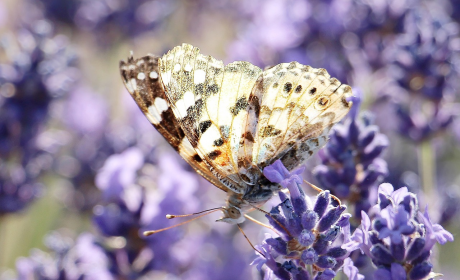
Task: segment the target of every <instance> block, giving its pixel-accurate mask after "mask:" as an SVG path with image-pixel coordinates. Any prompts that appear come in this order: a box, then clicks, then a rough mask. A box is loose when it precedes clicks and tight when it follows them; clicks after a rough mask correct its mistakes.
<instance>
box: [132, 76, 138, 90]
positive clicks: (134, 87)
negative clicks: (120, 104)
mask: <svg viewBox="0 0 460 280" xmlns="http://www.w3.org/2000/svg"><path fill="white" fill-rule="evenodd" d="M131 86H132V87H133V90H135V89H136V88H137V82H136V79H134V78H132V79H131Z"/></svg>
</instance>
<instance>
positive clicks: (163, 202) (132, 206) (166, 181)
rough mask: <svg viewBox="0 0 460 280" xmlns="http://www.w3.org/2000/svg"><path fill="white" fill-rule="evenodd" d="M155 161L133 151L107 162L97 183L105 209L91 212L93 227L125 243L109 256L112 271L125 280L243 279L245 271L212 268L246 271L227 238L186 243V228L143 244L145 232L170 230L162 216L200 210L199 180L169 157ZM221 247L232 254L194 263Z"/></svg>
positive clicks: (202, 237) (203, 235)
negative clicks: (171, 279)
mask: <svg viewBox="0 0 460 280" xmlns="http://www.w3.org/2000/svg"><path fill="white" fill-rule="evenodd" d="M155 158H156V157H149V156H148V155H147V156H146V155H144V153H143V152H142V151H141V150H140V149H139V148H138V147H132V148H129V149H127V150H126V151H124V152H123V153H121V154H117V155H113V156H111V157H109V158H108V159H107V161H106V162H105V164H104V166H103V167H102V169H101V170H100V172H99V174H98V175H97V177H96V185H97V186H98V188H99V189H100V190H101V191H102V197H103V203H102V204H101V205H98V206H96V207H95V209H94V213H95V216H94V219H93V221H94V224H95V226H96V228H97V229H98V230H99V231H100V232H101V233H102V235H103V236H106V237H107V238H109V239H112V238H117V239H122V240H124V245H123V246H122V247H121V248H118V249H113V250H108V251H107V255H108V256H109V258H110V259H111V260H112V262H113V265H112V266H111V271H113V273H114V275H117V276H119V277H126V278H128V279H137V278H139V277H142V276H145V277H148V275H151V274H152V273H154V272H155V271H165V272H167V273H169V274H171V275H177V276H178V275H182V276H184V277H185V275H188V276H187V278H190V277H192V276H191V275H194V276H193V277H197V275H201V278H200V277H198V278H196V279H216V278H219V279H235V278H240V277H242V275H244V274H245V273H246V272H245V270H241V269H239V270H235V271H233V272H232V273H229V272H225V273H224V272H223V270H222V269H221V268H220V267H218V266H216V264H215V263H214V262H215V261H217V260H219V259H220V261H225V262H228V264H229V265H231V264H234V265H235V266H238V267H241V266H243V265H244V259H243V257H242V256H241V253H240V252H238V250H236V249H235V248H234V247H233V245H230V244H231V242H230V241H229V238H231V236H225V235H224V234H219V233H217V232H214V231H211V232H200V233H199V234H195V235H192V236H186V237H185V236H184V229H185V226H184V227H180V228H174V229H170V230H168V231H167V232H160V233H157V234H155V235H153V236H150V237H147V238H146V237H143V236H142V235H141V233H142V232H143V231H145V230H151V229H160V228H165V227H167V226H170V225H171V224H170V223H169V220H167V219H166V218H165V216H166V214H171V213H193V212H197V211H198V210H202V209H200V208H199V207H202V203H201V202H200V201H198V200H197V198H196V195H195V193H196V192H197V191H198V187H199V185H198V180H197V179H198V178H197V176H196V175H194V174H192V173H190V172H188V171H186V170H184V168H183V167H182V166H181V165H180V164H179V162H178V161H177V160H176V159H175V158H174V157H173V156H172V155H169V154H167V153H165V154H162V158H161V161H158V162H157V160H156V159H155ZM152 159H153V160H152ZM223 243H230V244H229V245H228V246H225V252H234V253H233V254H231V255H227V254H226V253H222V254H219V253H217V252H216V253H215V254H216V255H215V256H213V259H212V261H211V260H207V261H206V262H204V263H203V262H201V260H200V259H196V258H194V257H193V256H196V255H200V254H204V252H202V250H203V248H206V247H215V248H217V249H221V247H222V246H223V245H222V244H223ZM184 248H187V249H186V250H185V251H184ZM217 254H219V257H218V258H216V256H217ZM236 256H240V257H236ZM139 264H142V265H141V266H139ZM200 267H201V268H203V269H202V270H200V269H199V268H200Z"/></svg>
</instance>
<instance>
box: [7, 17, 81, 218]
mask: <svg viewBox="0 0 460 280" xmlns="http://www.w3.org/2000/svg"><path fill="white" fill-rule="evenodd" d="M1 47H2V48H3V49H4V50H5V51H6V53H5V54H6V57H7V58H8V59H9V62H7V63H5V64H0V158H1V159H0V170H1V171H0V178H1V179H0V201H2V203H1V206H0V214H3V213H8V212H16V211H19V210H21V209H23V208H25V207H26V206H27V205H28V203H29V202H30V201H32V200H33V199H34V198H35V196H36V195H37V194H38V193H39V190H38V186H39V185H40V184H38V183H37V178H38V177H39V175H40V174H41V172H42V170H44V169H47V168H49V166H50V164H51V163H50V160H49V157H47V155H46V153H45V152H44V150H43V147H42V146H41V145H40V144H39V141H38V139H39V136H40V134H41V133H42V132H43V130H44V126H45V124H46V121H47V120H48V111H49V108H50V104H51V103H52V102H53V101H54V100H56V99H57V98H58V97H60V96H63V95H64V94H66V93H67V91H68V90H70V89H71V88H72V86H73V84H74V82H75V80H76V77H78V70H76V68H75V67H74V66H75V61H76V59H75V55H74V54H73V53H72V51H70V50H69V48H68V43H67V39H66V38H65V37H64V36H62V35H57V36H55V35H54V32H53V26H52V25H51V24H50V23H49V22H48V21H46V20H44V19H43V18H40V17H37V18H32V19H31V21H30V22H28V23H27V24H23V26H22V27H21V28H19V29H18V30H16V32H15V36H10V37H5V38H4V40H3V41H2V46H1ZM13 50H16V51H13Z"/></svg>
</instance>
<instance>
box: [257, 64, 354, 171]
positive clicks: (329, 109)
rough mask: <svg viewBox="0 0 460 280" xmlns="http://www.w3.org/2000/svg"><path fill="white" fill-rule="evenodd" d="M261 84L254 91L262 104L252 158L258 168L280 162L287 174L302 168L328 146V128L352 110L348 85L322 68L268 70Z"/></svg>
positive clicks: (282, 66) (292, 66)
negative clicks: (347, 99)
mask: <svg viewBox="0 0 460 280" xmlns="http://www.w3.org/2000/svg"><path fill="white" fill-rule="evenodd" d="M259 83H260V84H259V85H258V87H257V88H258V90H256V91H255V92H254V96H257V97H258V99H261V102H260V113H259V119H258V122H257V128H256V130H255V135H256V137H255V138H256V139H255V146H254V149H253V154H252V158H253V162H254V164H256V165H257V166H259V168H260V169H263V168H264V167H265V166H267V165H269V164H271V163H273V162H274V161H276V160H277V159H281V160H282V161H283V163H284V164H285V166H286V167H287V168H288V169H289V170H290V169H292V168H295V167H297V166H298V165H300V164H302V163H303V162H304V161H305V160H306V159H307V158H308V157H310V156H311V155H312V154H313V153H314V152H316V151H317V150H318V149H319V148H320V147H322V145H324V144H325V143H326V140H327V134H328V131H329V129H330V128H331V127H332V125H333V124H334V123H336V122H337V121H339V120H340V119H341V118H342V117H343V116H344V115H345V114H346V113H347V112H348V110H349V108H350V106H351V103H349V102H347V101H346V100H345V99H346V96H349V95H350V94H351V89H350V88H349V87H348V86H346V85H341V84H340V82H339V81H338V80H337V79H335V78H331V77H330V76H329V74H328V73H327V71H326V70H324V69H316V68H312V67H310V66H305V65H302V64H299V63H297V62H291V63H289V64H288V63H282V64H279V65H276V66H274V67H272V68H270V69H268V70H266V71H264V73H263V76H262V78H261V79H260V80H259ZM339 89H340V90H339ZM258 91H259V92H258ZM260 96H261V97H260ZM250 122H253V121H250Z"/></svg>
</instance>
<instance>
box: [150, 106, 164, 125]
mask: <svg viewBox="0 0 460 280" xmlns="http://www.w3.org/2000/svg"><path fill="white" fill-rule="evenodd" d="M147 117H148V118H149V121H151V122H152V123H153V124H159V123H160V122H161V115H160V114H158V111H157V108H156V107H155V106H154V105H152V106H150V107H149V114H148V115H147Z"/></svg>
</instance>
